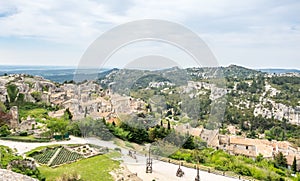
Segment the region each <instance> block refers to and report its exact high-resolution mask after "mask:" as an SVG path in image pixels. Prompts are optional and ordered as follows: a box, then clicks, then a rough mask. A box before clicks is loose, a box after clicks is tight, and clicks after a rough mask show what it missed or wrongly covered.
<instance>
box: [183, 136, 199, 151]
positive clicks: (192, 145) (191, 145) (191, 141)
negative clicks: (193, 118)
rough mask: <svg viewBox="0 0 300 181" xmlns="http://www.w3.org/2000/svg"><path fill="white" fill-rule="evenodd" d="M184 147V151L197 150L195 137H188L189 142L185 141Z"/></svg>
mask: <svg viewBox="0 0 300 181" xmlns="http://www.w3.org/2000/svg"><path fill="white" fill-rule="evenodd" d="M182 147H183V148H184V149H190V150H193V149H195V148H196V145H195V143H194V138H193V136H188V137H187V140H186V141H185V143H184V144H183V145H182Z"/></svg>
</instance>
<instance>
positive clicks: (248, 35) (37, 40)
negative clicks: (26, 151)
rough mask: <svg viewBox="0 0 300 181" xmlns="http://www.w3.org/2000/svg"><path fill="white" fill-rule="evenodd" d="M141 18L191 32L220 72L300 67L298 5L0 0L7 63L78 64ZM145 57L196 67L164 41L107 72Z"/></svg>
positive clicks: (259, 0)
mask: <svg viewBox="0 0 300 181" xmlns="http://www.w3.org/2000/svg"><path fill="white" fill-rule="evenodd" d="M142 19H159V20H166V21H171V22H174V23H178V24H180V25H182V26H184V27H186V28H188V29H189V30H191V31H193V32H194V33H196V34H197V35H198V36H199V37H200V38H201V39H202V40H204V42H205V43H206V44H207V45H208V47H209V48H210V50H211V51H212V52H213V54H214V56H215V57H216V59H217V61H218V64H219V65H221V66H228V65H230V64H236V65H241V66H245V67H249V68H294V69H300V51H299V50H300V1H298V0H276V1H274V0H243V1H240V0H210V1H207V0H160V1H159V0H147V1H146V0H145V1H143V0H122V1H117V0H82V1H78V0H64V1H61V0H50V1H49V0H26V1H22V0H10V1H0V64H2V65H56V66H57V65H59V66H60V65H61V66H77V65H78V64H79V62H80V60H81V57H82V55H83V54H84V53H85V51H86V50H87V49H88V47H89V45H90V44H91V43H92V42H93V41H95V40H96V39H97V38H98V37H99V36H101V35H102V34H103V33H105V32H107V31H110V30H111V29H112V28H114V27H117V26H119V25H122V24H124V23H128V22H131V21H135V20H142ZM124 36H126V35H124ZM99 48H102V47H99ZM165 52H168V54H165ZM142 54H144V56H146V57H147V56H150V57H151V55H157V56H154V57H158V56H163V57H171V58H170V59H172V61H173V60H174V59H176V60H174V61H175V62H177V63H178V64H179V65H181V66H183V67H190V66H197V64H195V63H193V62H192V60H191V59H190V58H189V57H188V56H187V55H185V53H184V52H181V51H180V50H178V49H176V48H174V47H172V46H171V45H170V44H164V43H158V42H150V43H149V42H140V43H136V44H130V45H128V46H125V47H123V48H122V49H120V50H119V51H118V52H116V53H115V54H114V55H113V56H111V58H110V59H109V60H108V61H107V63H106V64H105V66H107V67H126V65H128V64H130V63H131V61H136V60H137V59H139V58H141V57H143V55H142ZM137 55H138V56H137ZM172 56H173V58H172ZM174 57H176V58H174ZM125 60H126V61H125Z"/></svg>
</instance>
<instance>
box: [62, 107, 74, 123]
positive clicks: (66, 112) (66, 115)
mask: <svg viewBox="0 0 300 181" xmlns="http://www.w3.org/2000/svg"><path fill="white" fill-rule="evenodd" d="M64 118H65V119H67V120H72V118H73V115H72V113H71V111H70V109H69V108H67V109H66V110H65V112H64Z"/></svg>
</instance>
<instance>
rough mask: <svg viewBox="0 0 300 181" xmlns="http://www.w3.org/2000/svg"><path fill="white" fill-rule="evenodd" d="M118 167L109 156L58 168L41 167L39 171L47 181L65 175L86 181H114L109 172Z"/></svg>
mask: <svg viewBox="0 0 300 181" xmlns="http://www.w3.org/2000/svg"><path fill="white" fill-rule="evenodd" d="M118 167H119V162H118V161H114V160H111V159H110V158H109V157H108V156H107V155H99V156H95V157H91V158H87V159H83V160H80V161H78V162H75V163H71V164H66V165H63V166H60V167H57V168H50V167H47V166H41V167H39V170H40V171H41V174H42V175H44V176H45V177H46V180H47V181H54V180H56V179H57V178H59V177H61V176H62V175H64V174H68V175H72V174H74V173H76V174H78V175H80V177H81V179H82V180H84V181H102V180H103V181H109V180H113V178H112V176H111V175H110V174H109V172H110V171H112V170H114V169H117V168H118Z"/></svg>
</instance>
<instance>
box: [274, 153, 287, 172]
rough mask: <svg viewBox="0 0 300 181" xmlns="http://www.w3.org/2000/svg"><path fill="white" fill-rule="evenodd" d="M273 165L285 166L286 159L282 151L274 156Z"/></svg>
mask: <svg viewBox="0 0 300 181" xmlns="http://www.w3.org/2000/svg"><path fill="white" fill-rule="evenodd" d="M274 162H275V164H274V166H275V167H276V168H287V159H286V157H285V156H284V155H283V154H282V152H279V153H278V154H277V155H275V156H274Z"/></svg>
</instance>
